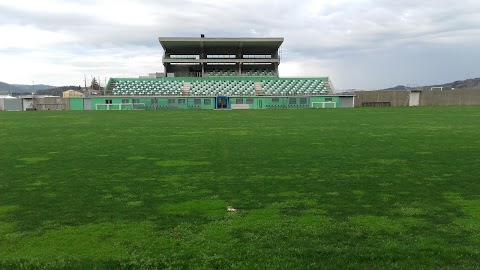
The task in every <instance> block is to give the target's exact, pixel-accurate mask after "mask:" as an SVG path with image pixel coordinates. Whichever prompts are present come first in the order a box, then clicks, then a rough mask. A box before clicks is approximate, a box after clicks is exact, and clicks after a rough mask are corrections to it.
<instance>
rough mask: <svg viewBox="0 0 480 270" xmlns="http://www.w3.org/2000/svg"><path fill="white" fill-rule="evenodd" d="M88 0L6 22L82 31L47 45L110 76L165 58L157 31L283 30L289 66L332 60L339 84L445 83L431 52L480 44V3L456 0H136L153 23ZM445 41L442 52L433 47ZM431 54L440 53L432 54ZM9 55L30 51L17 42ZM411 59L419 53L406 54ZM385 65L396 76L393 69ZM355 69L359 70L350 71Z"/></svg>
mask: <svg viewBox="0 0 480 270" xmlns="http://www.w3.org/2000/svg"><path fill="white" fill-rule="evenodd" d="M80 2H81V3H85V5H91V10H92V13H90V14H84V13H79V12H77V11H76V10H71V11H68V12H65V13H63V14H62V13H60V14H59V13H55V12H53V11H52V12H47V13H39V12H35V11H28V10H24V9H15V8H12V7H10V6H9V5H8V4H0V10H1V11H0V26H1V25H5V24H17V25H32V26H35V27H36V28H38V29H44V30H49V31H54V32H63V33H69V34H71V35H74V36H75V37H77V40H75V41H73V42H65V43H63V44H56V45H55V48H53V47H49V48H39V49H38V50H42V51H43V52H49V51H50V52H52V53H51V56H50V59H52V60H51V61H54V62H62V63H67V64H69V65H71V66H72V67H74V68H75V70H78V71H79V72H83V71H81V70H82V68H84V69H85V70H92V69H95V70H96V71H99V72H100V71H102V70H103V71H102V72H103V73H109V72H110V73H111V75H115V72H116V71H117V70H125V69H128V66H126V65H127V64H124V63H125V61H123V60H128V59H132V57H135V56H136V55H142V54H143V55H151V56H152V57H153V58H155V59H158V60H159V61H160V60H161V59H160V58H161V55H162V54H163V52H162V50H161V47H160V45H159V43H158V39H157V38H158V36H199V35H200V34H201V33H203V34H206V35H207V36H211V37H218V36H223V37H233V36H259V37H266V36H283V37H285V43H284V45H283V48H282V50H283V52H282V54H283V58H284V59H285V60H284V61H283V62H282V63H283V64H286V65H289V64H291V63H304V64H305V65H304V66H305V67H304V68H303V69H304V70H303V71H304V72H305V73H311V72H312V71H311V69H314V65H327V64H328V65H330V67H331V68H329V69H328V70H331V72H332V77H333V78H334V79H335V80H337V83H336V82H335V81H334V83H336V84H337V86H339V87H341V88H351V87H372V86H375V85H382V86H383V85H385V84H386V85H387V86H390V85H389V84H392V83H396V79H395V78H400V77H402V76H401V75H399V74H405V77H408V76H413V75H415V74H414V73H412V74H413V75H412V74H410V73H409V71H410V70H415V72H417V73H419V74H426V75H425V77H426V79H425V81H433V80H434V79H433V78H434V77H435V74H434V72H430V70H435V73H437V74H442V76H438V77H439V79H441V80H442V79H446V78H447V77H448V76H445V73H443V70H440V71H439V70H436V69H435V68H436V67H435V68H431V69H430V70H429V69H428V68H425V67H427V66H429V65H431V66H432V67H433V66H434V65H435V64H434V63H435V62H434V61H429V59H437V58H440V57H442V56H444V58H446V59H450V60H449V61H451V62H452V63H453V61H455V55H462V57H463V58H462V59H467V58H468V57H467V53H468V55H470V58H472V59H477V58H478V55H479V53H478V52H476V51H474V50H463V51H461V50H458V48H451V47H449V46H455V44H454V45H452V44H450V45H449V44H448V43H449V42H450V43H452V42H453V43H455V41H456V40H461V42H462V43H461V45H462V46H466V47H468V48H473V47H475V45H477V46H478V45H480V40H479V38H477V36H480V35H479V34H480V27H479V25H480V16H479V9H480V3H478V2H477V1H473V0H465V1H462V3H461V4H459V3H458V1H451V0H437V1H432V0H430V1H420V2H419V1H416V0H415V1H414V0H404V1H393V0H384V1H381V0H378V1H339V2H335V1H318V2H315V4H316V5H320V4H322V5H323V8H320V9H319V10H312V9H311V8H310V6H309V5H310V4H312V3H314V1H283V0H278V1H275V0H268V1H254V0H244V1H230V0H226V1H199V0H177V1H174V0H172V1H156V0H141V1H136V2H135V3H137V4H138V5H139V7H140V6H147V7H148V8H149V10H150V11H149V12H150V13H151V14H153V21H152V23H151V24H145V25H136V24H130V21H129V20H130V19H129V18H128V17H127V18H124V20H125V22H122V21H119V22H117V23H113V22H110V21H108V20H107V19H105V16H104V15H105V14H106V13H107V12H109V13H112V14H114V13H115V7H114V6H112V9H111V10H97V8H96V3H98V2H97V1H94V0H90V1H80ZM78 3H79V2H78ZM119 5H121V4H119ZM52 10H53V9H52ZM140 12H141V9H138V10H135V8H133V9H132V10H131V13H132V14H139V15H141V14H140ZM450 40H453V41H450ZM0 42H1V41H0ZM437 46H438V47H439V48H441V49H438V50H435V49H433V50H432V49H431V48H437ZM457 47H458V45H457ZM53 51H55V52H56V53H53ZM429 51H430V52H432V54H430V56H428V58H427V57H426V55H429V54H427V53H428V52H429ZM10 52H14V53H15V54H19V55H21V54H24V53H25V52H24V51H21V50H19V49H17V50H15V48H12V49H11V50H10ZM418 52H422V53H418ZM0 54H2V52H1V51H0ZM442 54H443V55H442ZM92 57H99V58H100V57H102V59H104V61H103V62H102V63H98V62H96V61H93V60H91V59H92ZM400 58H402V59H400ZM409 58H410V59H412V60H411V61H407V60H406V59H409ZM45 61H48V60H45ZM407 62H410V63H411V62H415V63H417V64H418V66H419V67H420V66H422V67H424V68H422V69H421V70H420V69H419V68H410V69H405V68H400V67H406V66H408V64H407ZM391 63H396V64H397V66H398V68H393V67H391ZM139 65H142V64H141V63H139ZM149 65H150V66H149ZM300 66H302V65H300ZM144 68H145V69H147V68H150V69H151V71H158V70H159V69H161V68H162V67H161V63H152V64H149V63H147V64H145V66H144ZM386 70H388V71H391V72H392V74H390V75H388V74H384V73H385V72H386ZM469 70H474V67H473V66H472V65H471V64H470V63H467V64H465V65H464V66H463V67H462V68H459V69H458V70H457V71H455V70H454V71H451V70H449V72H451V73H450V74H455V75H458V76H460V75H461V74H469ZM348 72H353V73H354V74H353V75H350V76H349V75H348ZM375 72H377V73H378V74H382V76H381V77H382V79H381V80H380V79H378V81H373V80H371V79H370V80H365V79H363V78H366V77H369V76H375ZM282 75H283V74H282ZM285 75H288V74H285ZM322 75H324V74H322ZM327 75H328V74H327ZM477 76H478V75H477ZM357 77H358V79H355V78H357ZM387 78H388V80H387ZM403 79H404V78H400V79H398V80H403ZM412 80H415V81H421V79H412Z"/></svg>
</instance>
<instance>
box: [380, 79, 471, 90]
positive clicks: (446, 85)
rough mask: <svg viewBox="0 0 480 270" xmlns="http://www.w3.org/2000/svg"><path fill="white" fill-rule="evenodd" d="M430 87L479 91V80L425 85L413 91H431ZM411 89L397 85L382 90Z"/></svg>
mask: <svg viewBox="0 0 480 270" xmlns="http://www.w3.org/2000/svg"><path fill="white" fill-rule="evenodd" d="M432 87H443V88H444V89H448V90H450V89H452V88H453V89H462V88H479V89H480V78H474V79H466V80H461V81H454V82H450V83H444V84H436V85H427V86H421V87H415V89H431V88H432ZM411 88H412V87H409V86H405V85H397V86H395V87H391V88H386V89H383V90H407V89H411Z"/></svg>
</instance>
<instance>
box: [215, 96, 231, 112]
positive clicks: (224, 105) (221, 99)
mask: <svg viewBox="0 0 480 270" xmlns="http://www.w3.org/2000/svg"><path fill="white" fill-rule="evenodd" d="M228 107H229V104H228V97H225V96H218V97H217V98H216V102H215V109H228Z"/></svg>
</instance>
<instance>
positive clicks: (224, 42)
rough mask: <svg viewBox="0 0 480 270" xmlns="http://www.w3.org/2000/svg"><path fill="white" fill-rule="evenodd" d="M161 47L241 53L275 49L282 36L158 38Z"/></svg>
mask: <svg viewBox="0 0 480 270" xmlns="http://www.w3.org/2000/svg"><path fill="white" fill-rule="evenodd" d="M158 40H159V41H160V44H161V45H162V47H163V49H164V50H165V51H166V52H169V53H179V54H180V53H183V54H188V53H199V52H201V51H205V52H209V51H212V52H218V53H221V52H228V51H238V50H241V51H242V53H243V54H249V53H252V54H253V53H266V52H275V51H277V50H278V49H279V48H280V46H281V45H282V43H283V38H186V37H183V38H178V37H160V38H158Z"/></svg>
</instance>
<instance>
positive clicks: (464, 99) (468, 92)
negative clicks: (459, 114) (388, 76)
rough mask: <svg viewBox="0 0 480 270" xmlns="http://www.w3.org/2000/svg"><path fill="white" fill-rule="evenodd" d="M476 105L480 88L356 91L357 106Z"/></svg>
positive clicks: (479, 97) (479, 95)
mask: <svg viewBox="0 0 480 270" xmlns="http://www.w3.org/2000/svg"><path fill="white" fill-rule="evenodd" d="M475 105H477V106H478V105H480V89H478V88H473V89H456V90H421V91H419V90H414V91H408V90H400V91H383V90H382V91H356V92H355V107H384V106H388V107H389V106H392V107H398V106H475Z"/></svg>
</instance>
